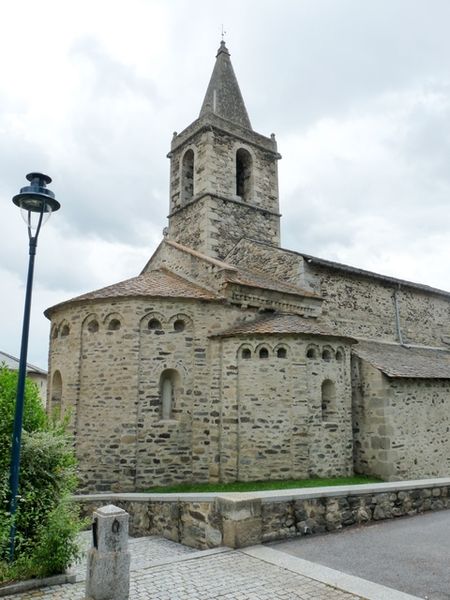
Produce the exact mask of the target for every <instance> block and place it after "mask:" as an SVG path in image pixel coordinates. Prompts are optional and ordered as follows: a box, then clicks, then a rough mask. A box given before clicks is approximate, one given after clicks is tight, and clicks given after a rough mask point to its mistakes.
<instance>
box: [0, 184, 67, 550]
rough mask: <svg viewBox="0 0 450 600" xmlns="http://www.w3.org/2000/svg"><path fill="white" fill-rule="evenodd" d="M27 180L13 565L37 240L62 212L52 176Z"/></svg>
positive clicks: (20, 202) (20, 200) (20, 197)
mask: <svg viewBox="0 0 450 600" xmlns="http://www.w3.org/2000/svg"><path fill="white" fill-rule="evenodd" d="M27 179H28V181H29V182H30V185H27V186H26V187H23V188H21V190H20V194H17V196H14V198H13V202H14V204H15V205H16V206H19V207H20V209H21V212H22V216H23V217H24V219H25V222H26V224H27V226H28V238H29V241H30V244H29V262H28V276H27V288H26V293H25V308H24V313H23V326H22V342H21V346H20V361H19V379H18V382H17V395H16V409H15V415H14V428H13V436H12V449H11V472H10V486H11V488H10V489H11V499H10V505H9V512H10V514H11V531H10V547H9V559H10V561H12V560H13V558H14V538H15V535H16V525H15V514H16V508H17V492H18V489H19V468H20V441H21V437H22V421H23V405H24V395H25V377H26V371H27V353H28V332H29V329H30V308H31V292H32V288H33V271H34V257H35V255H36V247H37V240H38V235H39V231H40V229H41V226H42V224H43V223H44V222H45V221H46V220H47V219H48V218H49V217H50V214H51V213H52V212H55V211H56V210H58V209H59V208H60V204H59V202H58V201H57V200H56V199H55V194H54V193H53V192H52V191H51V190H49V189H48V188H47V184H48V183H51V181H52V180H51V178H50V177H49V176H48V175H43V174H42V173H29V174H28V175H27Z"/></svg>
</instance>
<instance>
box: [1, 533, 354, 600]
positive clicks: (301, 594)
mask: <svg viewBox="0 0 450 600" xmlns="http://www.w3.org/2000/svg"><path fill="white" fill-rule="evenodd" d="M130 551H131V554H132V567H131V569H132V572H131V586H130V600H214V599H216V598H218V599H220V600H278V599H279V600H357V599H358V598H361V596H357V595H352V594H348V593H345V592H342V591H339V590H337V589H334V588H333V587H330V586H327V585H325V584H323V583H320V582H318V581H314V580H313V579H310V578H308V577H305V576H303V575H301V574H298V573H295V572H293V571H291V570H287V569H286V568H283V567H281V566H277V565H274V564H269V563H268V562H266V560H261V559H260V558H257V557H255V556H251V555H250V554H247V553H246V552H244V551H238V550H229V549H227V548H218V549H215V550H206V551H202V552H199V551H197V550H194V549H192V548H186V546H182V545H181V544H176V543H174V542H170V541H168V540H165V539H163V538H157V537H150V538H139V539H135V540H130ZM76 571H77V573H78V574H79V576H82V575H84V572H83V565H81V566H79V567H77V569H76ZM84 589H85V583H84V581H79V582H78V583H75V584H64V585H57V586H52V587H47V588H41V589H39V590H32V591H29V592H25V593H23V594H15V595H13V596H5V597H4V599H9V600H84Z"/></svg>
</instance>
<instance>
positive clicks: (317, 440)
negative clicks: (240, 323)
mask: <svg viewBox="0 0 450 600" xmlns="http://www.w3.org/2000/svg"><path fill="white" fill-rule="evenodd" d="M247 312H248V311H245V313H246V316H248V314H247ZM243 313H244V311H242V310H241V309H239V308H238V307H233V306H227V305H224V304H222V303H220V302H218V303H217V302H207V301H194V302H192V301H189V300H184V301H183V300H176V299H156V298H154V299H148V300H145V299H139V298H136V299H120V300H119V299H118V300H115V301H113V302H108V301H96V302H92V301H91V302H85V303H80V304H72V305H69V306H67V307H62V308H61V309H60V310H59V311H58V312H56V314H55V315H54V316H53V320H54V324H55V326H56V327H58V323H59V324H61V323H68V324H69V326H70V333H69V335H67V336H66V338H67V339H65V340H61V339H59V338H58V339H57V340H56V341H55V343H52V347H51V367H50V369H51V373H53V372H54V370H55V369H58V370H59V371H60V373H61V377H62V381H63V389H64V398H63V406H64V407H65V410H70V411H71V412H72V415H73V418H72V421H73V422H72V427H73V431H74V434H75V444H76V451H77V455H78V458H79V461H80V478H81V487H82V489H91V490H93V489H96V490H123V491H127V490H134V489H140V490H145V489H146V488H150V487H152V486H155V485H166V484H171V483H176V482H189V481H217V480H225V481H230V480H231V481H234V480H236V479H240V480H257V479H269V478H272V479H276V478H279V479H284V478H290V477H308V476H311V475H327V476H328V475H329V476H338V475H347V474H349V473H351V471H352V455H351V445H352V443H351V427H350V423H351V417H350V410H351V393H350V387H349V384H348V381H349V380H348V370H349V356H350V352H349V347H345V346H344V345H342V344H338V343H337V342H336V340H335V339H333V338H330V339H329V340H327V339H326V338H324V339H323V340H322V341H318V340H317V338H315V339H314V338H312V337H311V338H308V337H299V336H289V335H288V336H269V337H267V338H264V337H258V336H254V337H253V338H249V339H245V340H242V339H240V338H237V339H235V338H225V339H221V338H217V337H213V338H210V337H209V336H210V335H211V334H214V333H217V332H218V331H220V330H222V329H223V328H226V327H227V326H231V325H232V324H234V323H236V321H237V320H239V319H241V318H242V316H243ZM152 323H153V324H154V323H157V326H156V327H155V326H154V325H151V324H152ZM177 323H178V324H179V323H182V325H183V327H182V329H181V330H179V328H177V326H176V324H177ZM59 326H60V325H59ZM62 344H69V345H70V348H72V352H70V353H66V352H62ZM66 349H67V348H66ZM244 349H245V350H249V351H250V355H251V356H250V358H249V359H247V358H244V355H243V354H242V352H243V350H244ZM308 352H312V355H311V356H310V357H309V358H308ZM167 373H170V374H171V377H172V375H173V377H174V379H173V382H174V383H173V390H174V391H173V405H172V413H171V416H170V418H162V412H161V411H162V388H161V385H162V377H163V376H164V374H167ZM325 381H329V382H330V384H331V387H332V394H331V397H330V398H329V399H328V400H329V407H328V408H327V411H328V412H327V414H325V413H324V412H323V406H322V405H323V394H322V385H323V383H324V382H325Z"/></svg>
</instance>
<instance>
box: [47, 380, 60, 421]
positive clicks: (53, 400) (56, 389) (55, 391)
mask: <svg viewBox="0 0 450 600" xmlns="http://www.w3.org/2000/svg"><path fill="white" fill-rule="evenodd" d="M61 401H62V377H61V373H60V372H59V371H55V372H54V373H53V377H52V388H51V396H50V412H51V413H56V414H57V416H59V415H60V414H61Z"/></svg>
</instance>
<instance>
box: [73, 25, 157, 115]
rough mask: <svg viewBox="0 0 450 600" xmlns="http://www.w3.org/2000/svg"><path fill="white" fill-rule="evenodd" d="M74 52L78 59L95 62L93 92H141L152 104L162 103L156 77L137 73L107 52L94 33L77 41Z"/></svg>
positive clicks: (92, 93) (97, 94) (96, 94)
mask: <svg viewBox="0 0 450 600" xmlns="http://www.w3.org/2000/svg"><path fill="white" fill-rule="evenodd" d="M71 55H72V56H73V57H74V58H76V59H85V60H87V61H88V63H89V64H90V65H91V66H92V68H93V70H94V73H95V77H94V85H93V87H92V89H91V90H90V91H91V95H92V96H93V97H95V98H96V100H98V98H99V97H100V98H101V97H105V96H106V97H111V96H114V95H120V94H124V93H127V92H131V93H132V94H136V93H138V94H141V95H142V96H144V97H145V99H146V100H147V101H149V102H151V103H152V104H160V103H161V97H160V95H159V93H158V90H157V87H156V85H155V83H154V82H153V81H150V80H149V79H145V78H143V77H140V76H139V75H137V74H136V73H135V71H134V69H133V68H132V66H131V65H126V64H123V63H121V62H119V61H117V60H114V58H113V57H112V56H111V55H110V54H108V52H107V51H106V50H105V48H104V47H103V46H101V45H100V43H99V42H98V41H97V40H96V39H95V38H93V37H90V36H85V37H81V38H78V40H76V42H74V44H73V46H72V49H71Z"/></svg>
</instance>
